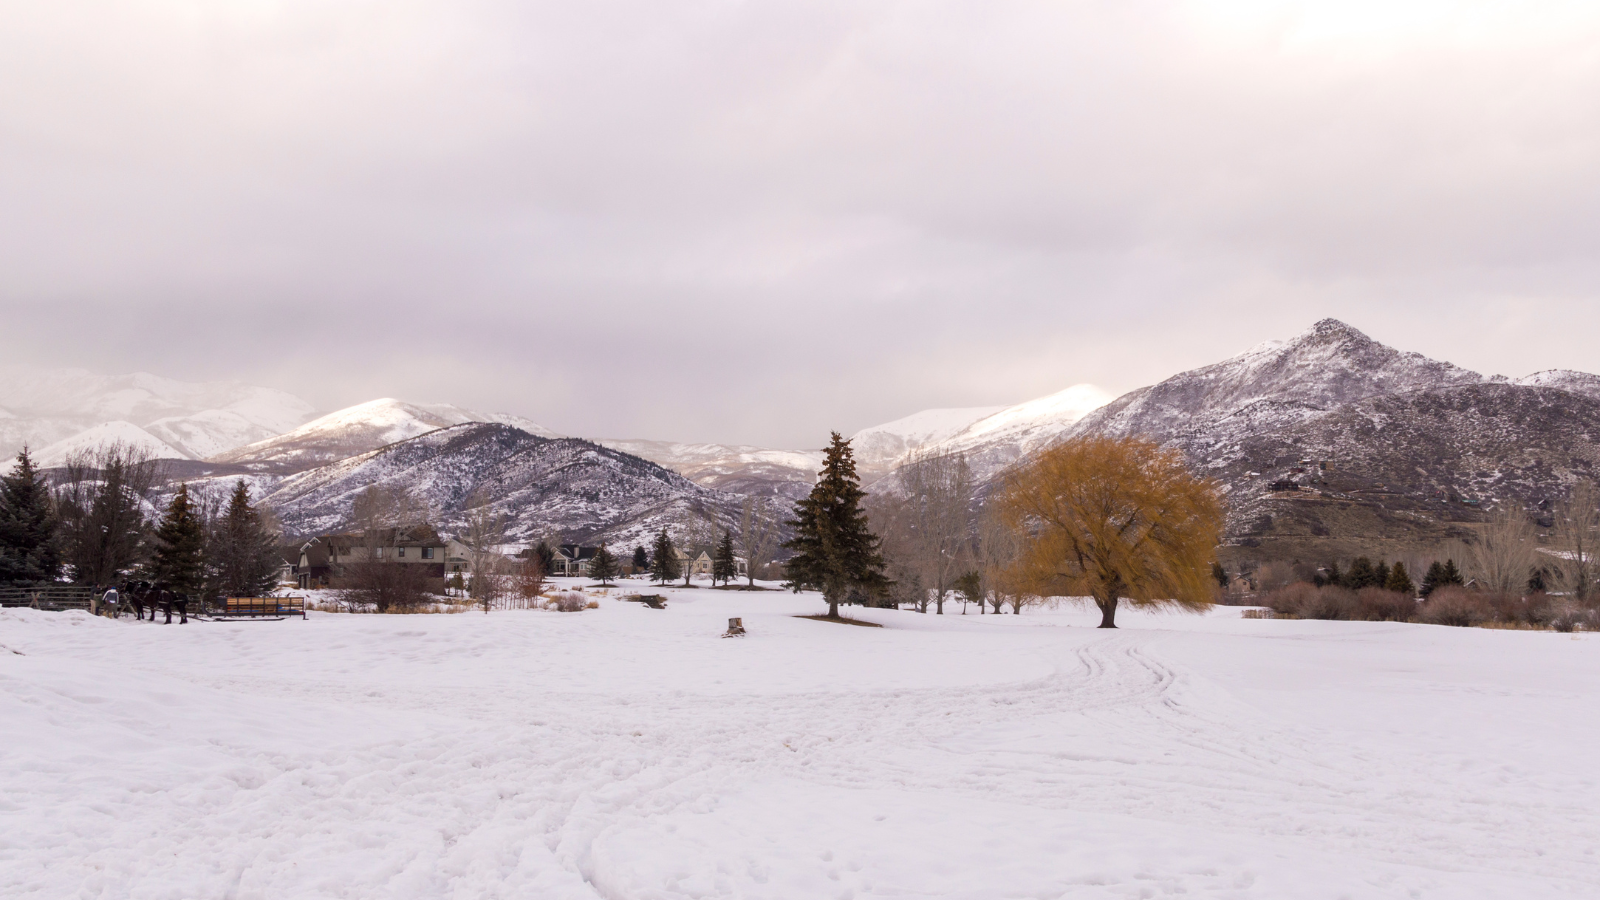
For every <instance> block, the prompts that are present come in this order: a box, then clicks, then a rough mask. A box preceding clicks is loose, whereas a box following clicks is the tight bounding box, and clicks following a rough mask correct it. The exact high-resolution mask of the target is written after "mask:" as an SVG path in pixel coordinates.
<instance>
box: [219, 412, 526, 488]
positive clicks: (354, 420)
mask: <svg viewBox="0 0 1600 900" xmlns="http://www.w3.org/2000/svg"><path fill="white" fill-rule="evenodd" d="M491 419H493V420H496V421H499V422H500V423H501V424H507V425H510V426H511V427H515V428H520V429H521V430H523V431H526V432H528V433H530V434H535V435H539V436H544V437H550V436H554V432H551V431H549V430H548V429H545V428H543V427H542V426H539V425H537V424H534V423H532V422H527V421H526V420H523V419H519V418H517V417H515V416H498V415H484V414H482V413H476V412H472V411H471V410H465V409H462V408H460V407H457V406H450V405H447V404H431V405H430V404H419V403H406V402H403V401H400V400H395V399H393V398H390V397H385V398H383V399H380V400H370V401H368V402H366V403H360V404H357V405H355V406H350V407H346V408H345V409H341V410H338V411H337V412H332V413H329V414H327V415H325V416H323V417H321V418H319V419H315V420H313V421H311V422H307V423H306V424H304V425H302V426H300V427H299V428H296V429H294V430H293V431H290V432H288V433H286V434H280V435H278V436H276V437H272V438H268V439H266V440H264V441H258V442H256V443H253V444H249V445H246V446H242V447H235V448H234V449H231V450H228V451H226V452H223V453H218V454H215V455H213V456H212V457H210V458H209V461H211V462H217V463H226V464H231V465H244V466H248V467H251V468H253V469H256V470H259V471H263V472H277V473H280V474H290V473H294V472H302V471H305V470H307V469H313V468H316V467H317V466H321V465H325V464H327V463H330V462H333V461H335V460H339V459H344V458H345V457H348V456H354V455H356V454H359V453H366V452H368V451H370V450H375V449H377V448H379V447H382V446H384V445H386V444H392V443H395V442H396V441H404V440H407V439H409V438H414V437H416V436H418V435H421V434H426V433H428V432H430V431H434V430H436V429H440V428H448V427H450V426H452V425H461V424H464V423H466V422H474V421H486V420H491ZM519 423H521V424H519Z"/></svg>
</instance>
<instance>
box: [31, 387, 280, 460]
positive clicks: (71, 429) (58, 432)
mask: <svg viewBox="0 0 1600 900" xmlns="http://www.w3.org/2000/svg"><path fill="white" fill-rule="evenodd" d="M0 405H3V406H4V407H5V408H6V410H7V411H8V412H9V413H11V415H9V416H6V417H4V418H0V454H4V455H6V456H9V455H12V454H15V453H16V452H17V451H18V450H20V449H21V448H22V445H23V444H29V445H31V446H33V447H38V448H43V447H45V446H47V445H50V444H54V443H56V442H59V441H63V440H67V439H69V438H72V437H73V436H74V435H77V434H79V433H81V432H84V431H86V430H88V429H90V428H94V427H96V426H101V425H105V424H107V423H115V422H124V423H128V424H129V425H131V426H133V427H135V428H138V429H142V430H143V431H145V432H146V434H145V436H144V437H138V436H137V435H133V434H132V433H131V432H126V429H122V431H123V432H125V433H124V437H128V438H132V439H136V440H137V441H138V442H140V443H142V444H150V442H152V441H153V442H156V443H159V444H162V445H164V446H165V447H166V448H167V449H165V450H163V451H162V452H176V453H177V454H178V456H179V457H198V456H202V455H206V454H208V453H211V452H214V451H213V450H212V448H214V447H218V446H220V445H224V444H226V445H228V446H235V445H237V444H238V443H248V442H250V441H256V440H260V439H262V438H264V437H269V436H271V435H274V434H279V433H281V432H283V431H287V430H289V429H291V428H294V427H295V426H297V425H299V424H300V423H302V422H304V421H305V420H306V419H308V418H310V416H311V414H312V408H311V405H310V404H308V403H306V402H305V401H304V400H301V399H300V398H298V397H295V396H293V395H292V394H287V393H284V392H283V391H277V390H273V389H271V388H263V387H257V386H255V385H248V384H241V383H239V382H232V381H223V382H206V383H194V382H183V381H175V380H173V379H170V378H162V377H159V376H156V375H151V374H148V373H145V372H135V373H133V374H130V375H97V374H95V373H93V372H88V371H85V370H83V369H33V368H25V367H19V366H11V367H4V368H0ZM150 446H152V447H154V446H155V445H154V444H150Z"/></svg>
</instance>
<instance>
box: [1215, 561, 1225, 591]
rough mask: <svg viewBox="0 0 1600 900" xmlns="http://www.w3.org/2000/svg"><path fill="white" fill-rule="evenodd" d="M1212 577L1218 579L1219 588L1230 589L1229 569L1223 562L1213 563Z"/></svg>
mask: <svg viewBox="0 0 1600 900" xmlns="http://www.w3.org/2000/svg"><path fill="white" fill-rule="evenodd" d="M1211 577H1212V578H1215V579H1216V580H1217V587H1218V588H1220V589H1222V590H1224V591H1225V590H1227V589H1228V570H1227V569H1224V568H1223V567H1222V563H1219V562H1214V563H1212V564H1211Z"/></svg>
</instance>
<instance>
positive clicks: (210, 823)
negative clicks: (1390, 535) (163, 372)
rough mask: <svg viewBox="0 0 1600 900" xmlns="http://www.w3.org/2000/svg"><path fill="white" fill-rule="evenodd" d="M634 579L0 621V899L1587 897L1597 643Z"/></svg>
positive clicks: (1593, 841) (8, 616)
mask: <svg viewBox="0 0 1600 900" xmlns="http://www.w3.org/2000/svg"><path fill="white" fill-rule="evenodd" d="M635 589H636V586H635ZM662 593H665V594H667V595H668V597H669V603H668V608H667V609H665V610H660V611H656V610H651V609H647V608H645V607H643V606H641V605H639V604H635V603H626V602H623V601H621V600H620V599H618V598H617V595H616V593H613V594H612V595H610V596H608V597H606V598H604V599H602V600H601V605H600V608H599V609H595V610H588V611H585V612H581V613H568V614H563V613H555V612H543V611H518V612H497V613H493V614H489V615H484V614H482V613H467V614H460V615H423V616H351V615H336V614H317V613H313V614H312V615H311V617H310V618H309V619H308V620H305V621H301V620H288V621H282V622H254V623H250V622H243V623H195V624H191V625H188V626H184V627H178V626H156V625H150V624H147V623H138V622H130V621H120V622H111V621H106V620H99V619H92V618H89V617H88V616H86V615H83V614H80V613H40V612H35V611H29V610H7V611H4V612H3V613H0V645H4V647H5V648H6V649H0V896H4V897H7V898H20V897H40V898H62V897H108V898H109V897H116V898H120V897H133V898H195V897H208V898H211V897H215V898H238V900H247V898H300V897H379V898H412V897H416V898H423V897H449V898H482V897H491V898H498V897H505V898H510V897H518V898H595V897H603V898H648V900H665V898H689V897H772V898H810V897H819V898H869V897H895V898H922V897H961V898H1024V897H1026V898H1054V897H1072V898H1125V897H1167V896H1183V897H1240V898H1243V897H1251V898H1329V900H1333V898H1369V897H1374V898H1388V897H1396V898H1413V897H1422V898H1475V897H1507V898H1511V897H1516V898H1528V897H1595V896H1600V789H1597V784H1596V778H1597V773H1600V765H1597V757H1596V752H1595V747H1596V746H1597V745H1600V740H1597V739H1600V719H1597V717H1596V713H1595V710H1596V708H1597V707H1596V700H1597V698H1600V677H1597V676H1600V636H1596V635H1578V636H1572V635H1558V634H1554V633H1533V632H1511V631H1488V630H1479V629H1455V628H1443V627H1433V626H1426V625H1405V624H1389V623H1364V622H1310V621H1306V622H1301V621H1281V620H1249V619H1241V618H1239V617H1238V610H1235V609H1219V610H1217V611H1215V612H1214V613H1212V614H1210V615H1208V616H1204V617H1195V616H1162V615H1140V614H1136V613H1131V612H1124V613H1123V614H1122V616H1121V619H1122V621H1123V623H1124V628H1123V629H1121V630H1119V631H1116V632H1104V631H1099V630H1096V629H1094V628H1091V627H1089V626H1090V625H1092V624H1093V622H1094V621H1095V617H1094V616H1092V615H1090V614H1088V613H1085V612H1081V611H1076V610H1062V611H1059V612H1051V611H1037V612H1036V611H1029V612H1027V613H1025V614H1024V615H1022V616H1020V617H1012V616H1001V617H992V616H986V617H982V618H979V617H977V616H970V615H969V616H966V617H961V616H951V615H946V616H944V617H943V618H936V617H933V616H920V615H917V614H915V613H910V612H895V611H887V610H883V611H879V610H873V611H857V612H856V613H855V614H856V615H857V616H859V617H861V618H864V619H871V620H874V621H878V622H881V623H883V624H884V625H885V626H886V627H884V628H881V629H880V628H856V627H849V626H844V625H836V624H830V623H824V622H815V621H808V620H803V619H797V618H793V615H794V614H795V613H813V612H816V611H818V607H819V603H818V601H817V600H816V599H815V598H814V597H810V596H801V597H796V596H794V595H790V594H780V593H723V592H712V591H710V590H705V589H700V590H687V591H682V590H674V589H667V590H665V591H663V592H662ZM729 616H742V617H743V619H744V623H745V625H746V627H747V628H748V629H749V631H750V634H749V636H748V637H746V638H743V639H728V640H724V639H721V638H719V637H718V635H719V634H720V633H721V632H722V631H723V629H724V628H725V626H726V620H727V618H728V617H729ZM12 651H16V652H12Z"/></svg>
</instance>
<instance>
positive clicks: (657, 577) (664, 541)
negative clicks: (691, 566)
mask: <svg viewBox="0 0 1600 900" xmlns="http://www.w3.org/2000/svg"><path fill="white" fill-rule="evenodd" d="M677 577H678V555H677V553H676V552H675V548H674V547H673V546H672V538H671V537H670V536H668V534H667V530H666V529H665V528H663V529H661V533H660V534H658V535H656V543H655V546H654V547H653V548H651V551H650V580H652V581H659V582H661V583H662V584H666V583H667V582H669V581H671V580H672V579H674V578H677Z"/></svg>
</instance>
